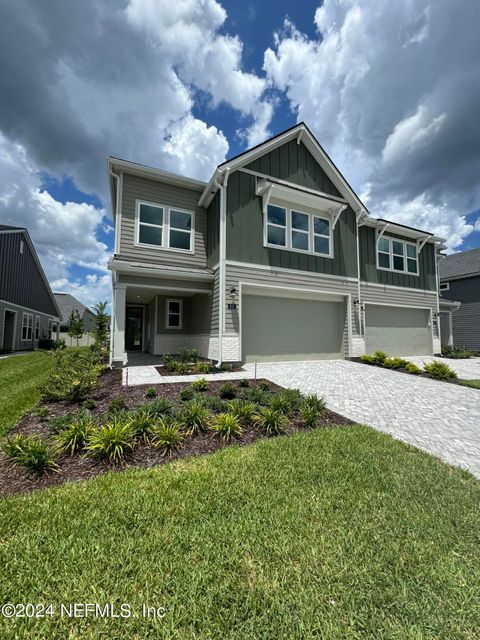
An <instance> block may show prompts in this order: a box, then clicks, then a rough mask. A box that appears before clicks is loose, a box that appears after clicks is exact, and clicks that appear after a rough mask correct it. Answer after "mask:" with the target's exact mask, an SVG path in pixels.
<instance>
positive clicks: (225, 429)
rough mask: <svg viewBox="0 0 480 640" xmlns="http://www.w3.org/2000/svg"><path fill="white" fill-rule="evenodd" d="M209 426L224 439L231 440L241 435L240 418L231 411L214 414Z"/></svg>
mask: <svg viewBox="0 0 480 640" xmlns="http://www.w3.org/2000/svg"><path fill="white" fill-rule="evenodd" d="M211 428H212V430H213V431H214V432H215V433H216V434H217V435H219V436H220V437H221V438H223V439H224V440H231V439H232V438H238V437H239V436H241V435H242V427H241V425H240V420H239V418H238V416H236V415H235V414H233V413H219V414H218V415H217V416H215V418H214V420H213V422H212V425H211Z"/></svg>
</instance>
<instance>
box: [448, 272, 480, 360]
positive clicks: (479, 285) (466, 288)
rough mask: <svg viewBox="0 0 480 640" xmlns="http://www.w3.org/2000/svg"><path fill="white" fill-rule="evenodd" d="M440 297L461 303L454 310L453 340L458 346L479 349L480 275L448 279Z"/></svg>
mask: <svg viewBox="0 0 480 640" xmlns="http://www.w3.org/2000/svg"><path fill="white" fill-rule="evenodd" d="M449 284H450V288H449V289H448V290H447V291H442V297H443V298H447V299H448V300H455V301H458V302H460V303H461V307H460V309H458V311H454V312H453V315H452V321H453V342H454V344H455V345H457V346H459V347H466V348H467V349H472V350H474V351H480V276H472V277H469V278H468V277H467V278H461V279H459V280H450V281H449Z"/></svg>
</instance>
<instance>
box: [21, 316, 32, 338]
mask: <svg viewBox="0 0 480 640" xmlns="http://www.w3.org/2000/svg"><path fill="white" fill-rule="evenodd" d="M32 330H33V316H32V315H31V314H30V313H24V314H23V318H22V340H31V339H32Z"/></svg>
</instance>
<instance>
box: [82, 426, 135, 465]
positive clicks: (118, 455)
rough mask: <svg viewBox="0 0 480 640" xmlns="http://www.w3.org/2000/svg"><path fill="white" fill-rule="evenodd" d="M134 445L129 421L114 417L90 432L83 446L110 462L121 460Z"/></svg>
mask: <svg viewBox="0 0 480 640" xmlns="http://www.w3.org/2000/svg"><path fill="white" fill-rule="evenodd" d="M134 445H135V437H134V435H133V432H132V429H131V428H130V423H129V422H125V421H124V420H120V419H118V418H116V417H115V418H113V420H111V421H110V422H107V423H106V424H104V425H102V426H101V427H98V428H97V429H95V430H94V431H93V432H92V433H91V434H90V437H89V438H88V441H87V445H86V447H85V448H86V450H87V451H90V452H91V453H93V454H94V455H98V456H100V457H102V458H106V459H108V460H110V462H123V461H124V460H125V456H126V455H127V454H128V453H130V452H131V451H133V447H134Z"/></svg>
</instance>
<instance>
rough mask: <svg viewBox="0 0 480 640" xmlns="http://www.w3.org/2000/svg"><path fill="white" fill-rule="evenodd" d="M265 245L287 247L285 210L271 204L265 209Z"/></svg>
mask: <svg viewBox="0 0 480 640" xmlns="http://www.w3.org/2000/svg"><path fill="white" fill-rule="evenodd" d="M267 244H274V245H278V246H280V247H286V246H287V210H286V209H284V208H283V207H277V206H275V205H273V204H269V205H268V208H267Z"/></svg>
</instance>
